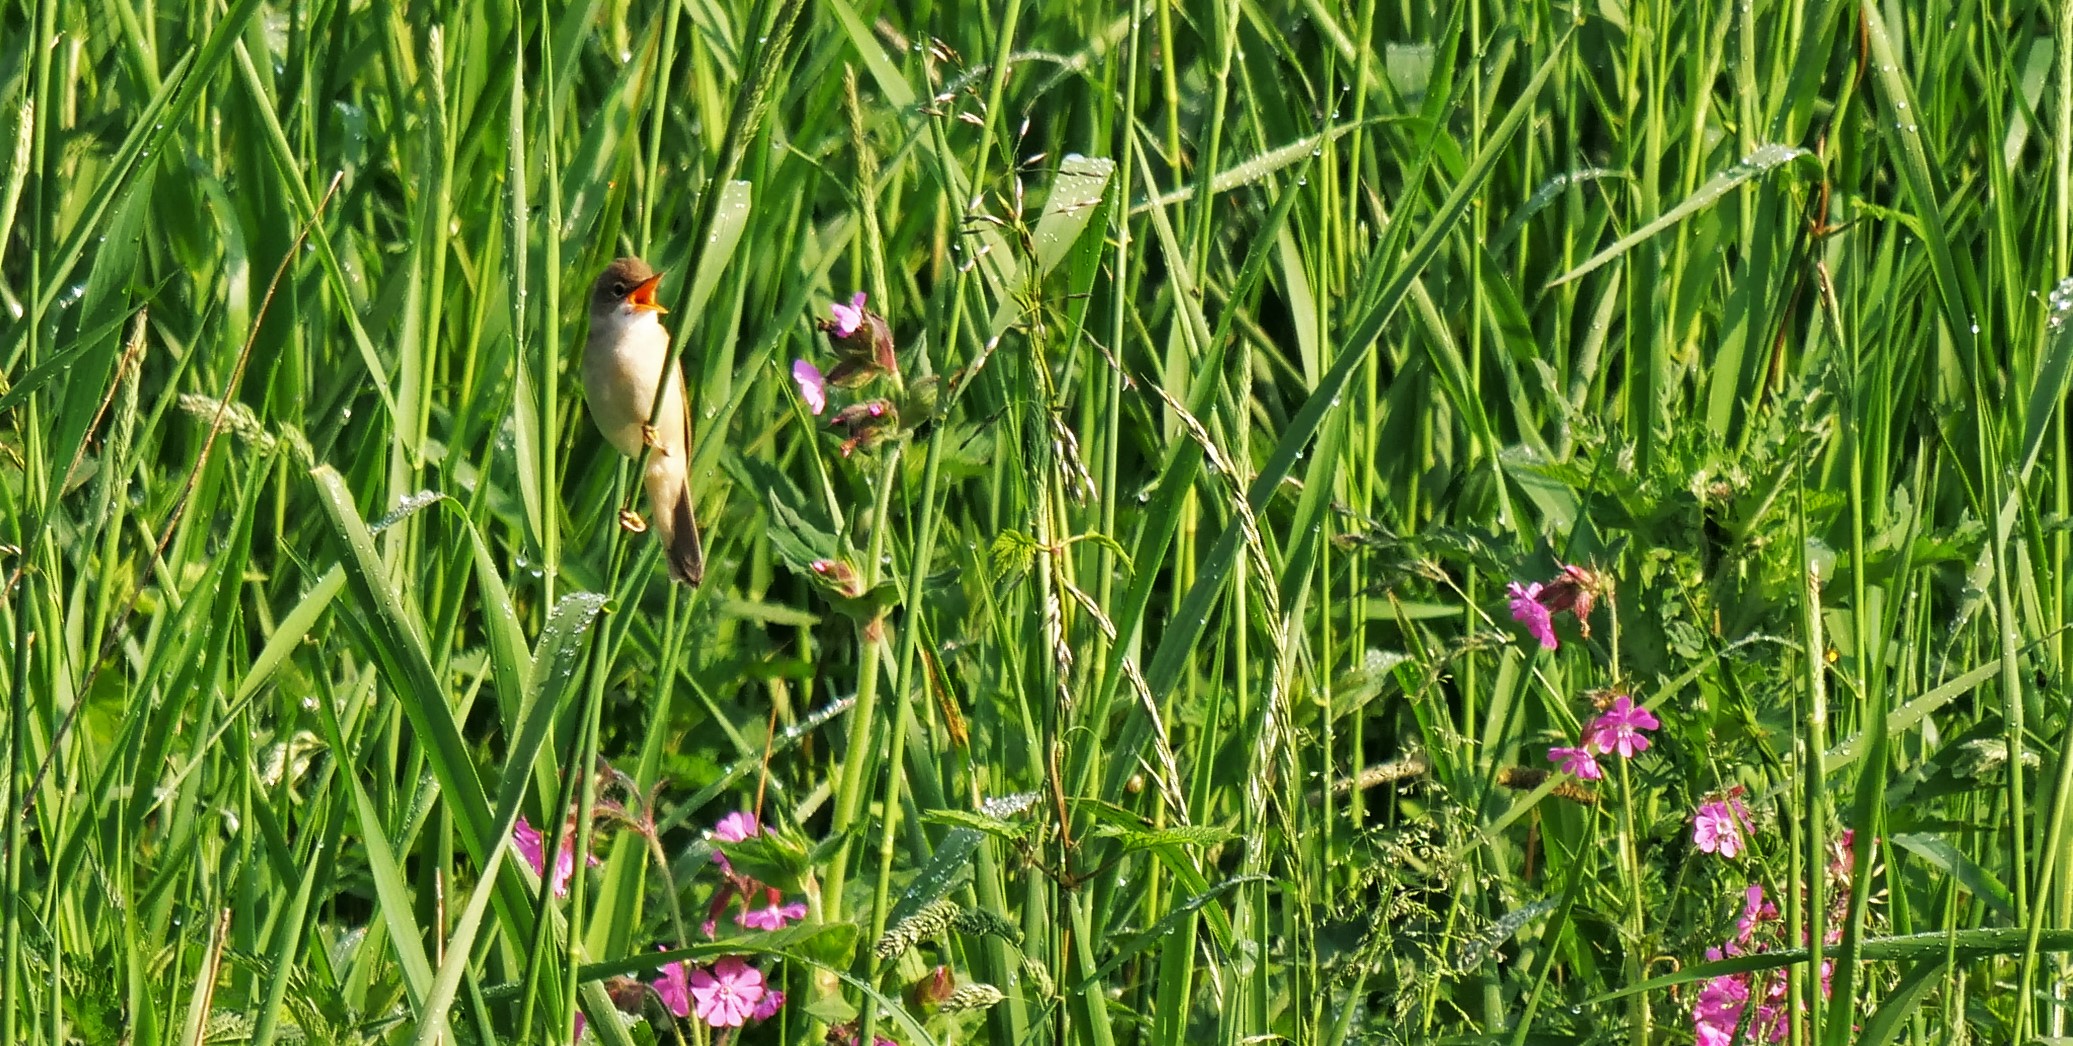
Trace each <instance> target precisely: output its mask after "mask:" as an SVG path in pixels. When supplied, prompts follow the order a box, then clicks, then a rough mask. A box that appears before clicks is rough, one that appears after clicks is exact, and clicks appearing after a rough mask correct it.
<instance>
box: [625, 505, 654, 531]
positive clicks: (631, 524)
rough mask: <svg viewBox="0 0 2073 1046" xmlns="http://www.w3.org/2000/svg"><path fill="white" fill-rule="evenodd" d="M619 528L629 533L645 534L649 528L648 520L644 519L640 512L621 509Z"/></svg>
mask: <svg viewBox="0 0 2073 1046" xmlns="http://www.w3.org/2000/svg"><path fill="white" fill-rule="evenodd" d="M619 529H621V530H624V531H626V532H627V533H629V534H643V533H646V532H647V530H648V521H647V520H645V519H642V518H641V514H640V513H638V512H635V511H634V510H632V509H630V508H623V509H620V510H619Z"/></svg>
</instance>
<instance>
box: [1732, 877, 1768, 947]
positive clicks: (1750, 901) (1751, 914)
mask: <svg viewBox="0 0 2073 1046" xmlns="http://www.w3.org/2000/svg"><path fill="white" fill-rule="evenodd" d="M1777 921H1778V906H1777V905H1775V904H1772V903H1771V902H1769V901H1766V900H1764V896H1763V884H1762V883H1750V884H1749V888H1748V889H1746V890H1744V891H1742V914H1741V915H1739V916H1737V917H1736V918H1735V941H1736V943H1739V944H1748V943H1749V938H1750V937H1751V936H1753V935H1754V934H1755V933H1756V928H1757V927H1759V926H1762V925H1763V924H1765V923H1774V922H1777Z"/></svg>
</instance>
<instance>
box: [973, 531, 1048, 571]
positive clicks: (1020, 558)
mask: <svg viewBox="0 0 2073 1046" xmlns="http://www.w3.org/2000/svg"><path fill="white" fill-rule="evenodd" d="M1043 547H1044V546H1042V545H1039V544H1037V540H1036V539H1035V538H1033V537H1030V536H1029V535H1027V534H1024V533H1022V532H1021V531H1019V530H1003V531H1001V532H1000V533H999V534H996V535H994V537H993V546H992V547H991V548H989V549H988V550H987V559H988V561H989V563H990V565H991V567H992V570H993V580H994V581H995V582H1000V581H1004V580H1007V579H1008V578H1010V577H1013V576H1015V575H1018V574H1021V573H1022V572H1023V571H1025V570H1028V569H1029V567H1030V564H1032V563H1034V562H1035V561H1036V554H1037V553H1038V552H1040V551H1042V550H1043Z"/></svg>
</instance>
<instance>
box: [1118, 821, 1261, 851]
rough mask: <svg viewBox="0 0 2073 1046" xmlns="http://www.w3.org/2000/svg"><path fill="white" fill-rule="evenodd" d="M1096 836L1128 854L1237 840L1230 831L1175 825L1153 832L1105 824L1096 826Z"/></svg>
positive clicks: (1210, 826) (1212, 827)
mask: <svg viewBox="0 0 2073 1046" xmlns="http://www.w3.org/2000/svg"><path fill="white" fill-rule="evenodd" d="M1094 834H1095V835H1098V836H1102V837H1104V838H1108V839H1115V840H1117V841H1119V842H1121V843H1122V844H1123V849H1124V850H1125V851H1126V852H1127V851H1131V850H1151V849H1155V848H1158V847H1162V846H1214V845H1216V844H1217V843H1221V842H1224V841H1226V840H1229V839H1233V838H1236V835H1235V833H1233V832H1231V831H1230V830H1229V829H1226V828H1218V827H1216V826H1214V825H1206V824H1184V825H1175V826H1173V827H1171V828H1158V829H1154V830H1151V831H1138V830H1133V829H1129V828H1119V827H1117V826H1115V825H1109V824H1104V825H1096V826H1095V828H1094Z"/></svg>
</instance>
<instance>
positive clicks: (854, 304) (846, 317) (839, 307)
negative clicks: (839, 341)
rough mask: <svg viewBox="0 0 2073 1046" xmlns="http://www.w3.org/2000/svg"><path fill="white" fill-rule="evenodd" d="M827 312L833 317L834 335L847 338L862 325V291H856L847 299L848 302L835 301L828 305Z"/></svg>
mask: <svg viewBox="0 0 2073 1046" xmlns="http://www.w3.org/2000/svg"><path fill="white" fill-rule="evenodd" d="M828 312H829V313H830V314H832V315H833V316H834V317H835V336H836V337H838V338H847V337H849V336H850V335H852V334H855V333H856V332H857V328H858V327H861V326H863V325H864V292H863V291H858V292H856V294H855V295H854V296H852V297H851V298H850V299H849V304H848V305H844V304H842V303H840V302H837V303H835V304H833V305H830V306H828Z"/></svg>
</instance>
